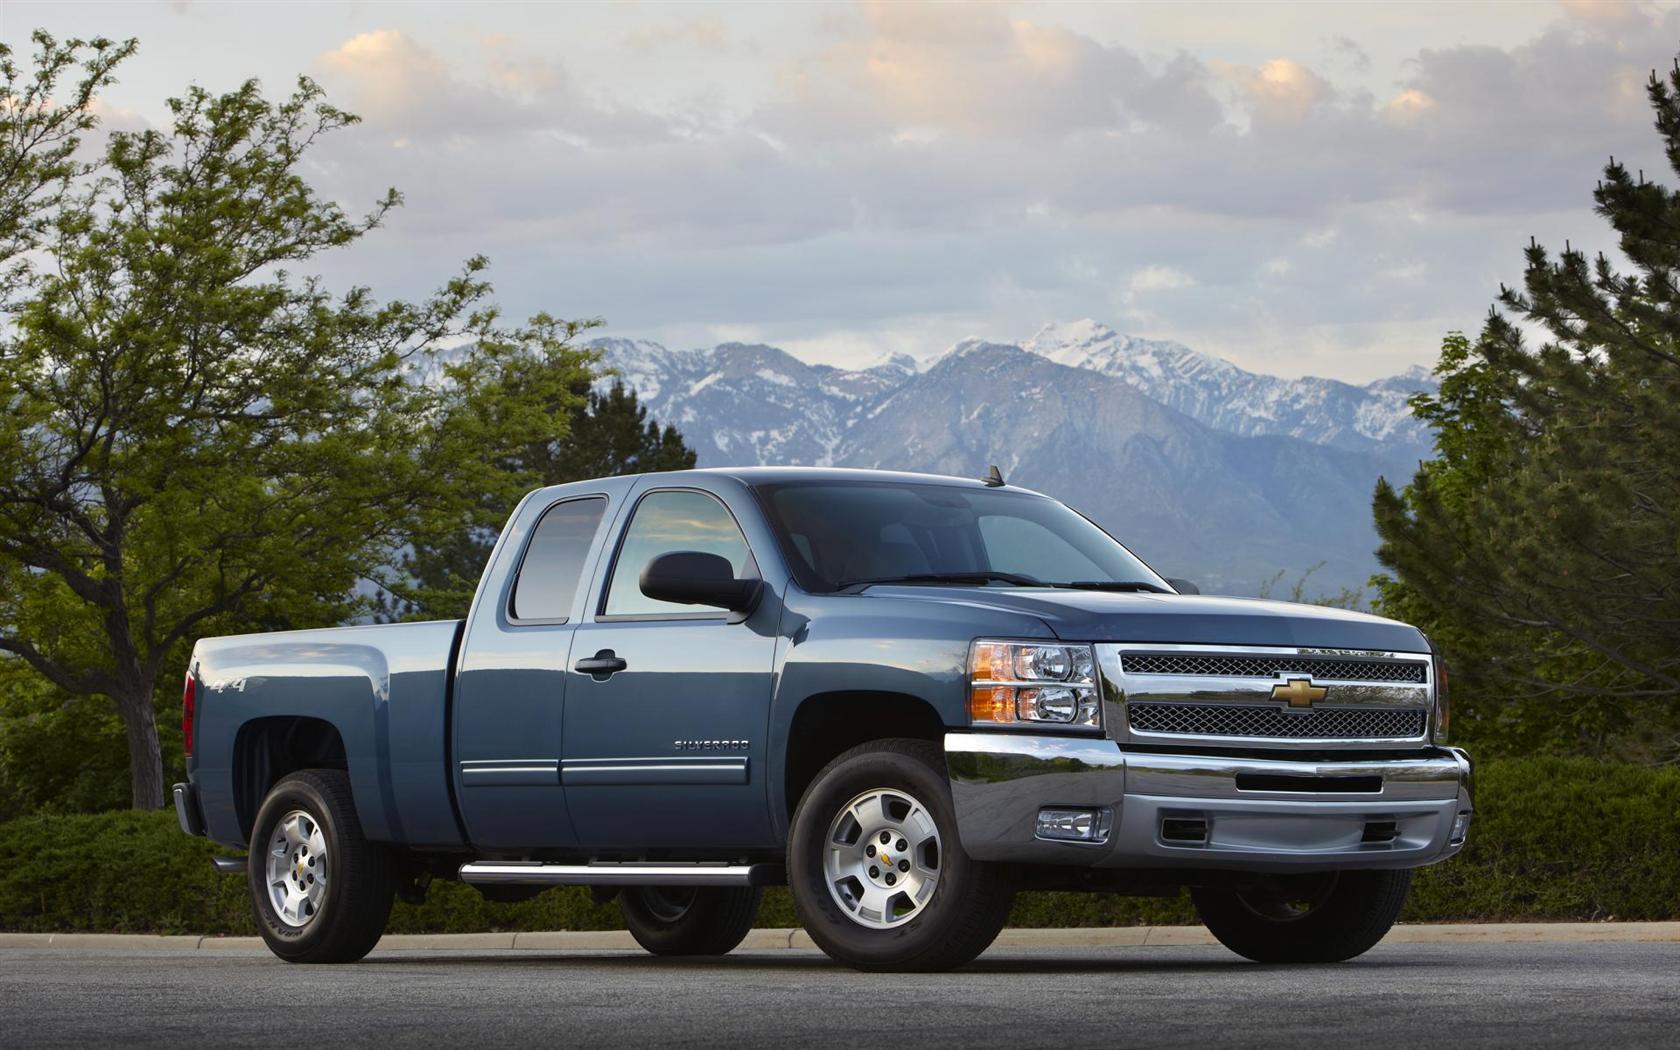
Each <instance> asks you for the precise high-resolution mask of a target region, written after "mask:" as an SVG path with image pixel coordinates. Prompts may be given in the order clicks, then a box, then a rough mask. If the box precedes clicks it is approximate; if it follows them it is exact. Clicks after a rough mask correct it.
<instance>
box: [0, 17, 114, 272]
mask: <svg viewBox="0 0 1680 1050" xmlns="http://www.w3.org/2000/svg"><path fill="white" fill-rule="evenodd" d="M32 39H33V41H34V43H35V47H36V52H35V63H34V70H33V72H31V73H28V74H27V75H26V74H25V72H24V70H22V69H20V68H19V67H18V64H17V61H16V57H15V56H14V55H13V53H12V48H11V46H10V45H8V44H6V43H5V42H3V41H0V303H6V302H9V301H10V299H11V293H12V292H13V291H14V290H15V289H16V288H17V287H18V286H19V285H20V284H22V283H24V282H26V281H27V280H28V279H29V277H30V275H31V273H32V272H33V270H32V266H31V260H30V259H29V258H28V256H27V255H26V254H25V253H27V252H29V251H30V250H31V249H33V248H35V247H37V246H39V244H40V243H41V239H42V237H43V236H44V235H45V234H46V233H47V229H48V226H49V218H50V216H51V215H52V212H53V209H54V208H55V207H56V206H57V204H58V203H59V202H60V201H61V200H63V198H64V195H65V194H66V193H68V192H69V189H70V186H71V184H72V181H73V180H74V179H75V178H76V177H78V176H79V175H82V174H84V173H85V171H86V168H85V166H84V165H82V164H80V163H78V162H77V160H76V147H77V146H78V145H79V144H80V141H81V140H80V136H81V135H82V133H84V132H87V131H90V130H92V128H93V126H94V124H95V119H94V115H93V100H94V94H95V93H96V92H97V91H98V90H99V89H100V88H102V87H106V86H107V85H109V84H111V83H112V82H113V81H114V80H115V71H116V67H117V66H118V65H119V64H120V63H121V62H122V61H123V60H124V59H126V58H127V57H128V56H129V55H131V54H133V53H134V48H135V42H134V41H133V40H128V41H125V42H124V43H121V44H118V43H114V42H112V41H110V40H107V39H105V38H104V37H98V38H95V39H93V40H66V41H64V42H62V43H60V42H59V41H57V40H54V39H53V38H52V37H51V36H50V35H48V34H47V33H44V32H40V31H37V32H36V33H35V34H34V35H33V37H32ZM72 70H75V72H76V75H75V78H74V80H73V81H68V82H67V81H66V77H67V76H68V75H70V74H71V72H72ZM61 88H62V89H63V90H61Z"/></svg>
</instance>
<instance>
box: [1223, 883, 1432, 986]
mask: <svg viewBox="0 0 1680 1050" xmlns="http://www.w3.org/2000/svg"><path fill="white" fill-rule="evenodd" d="M1411 885H1412V873H1411V872H1410V871H1341V872H1325V873H1323V874H1319V875H1286V876H1281V877H1278V878H1276V879H1273V880H1271V882H1270V884H1269V885H1267V886H1265V887H1261V888H1257V889H1247V890H1232V889H1213V888H1206V887H1199V888H1192V889H1191V891H1190V899H1191V900H1192V901H1193V902H1194V903H1195V905H1196V914H1198V915H1199V916H1201V919H1202V923H1203V924H1204V925H1206V926H1207V928H1208V930H1210V931H1211V932H1212V933H1213V935H1214V936H1215V937H1217V938H1219V943H1221V944H1223V945H1224V946H1225V947H1227V948H1229V949H1231V950H1232V951H1234V952H1236V953H1237V954H1238V955H1241V956H1243V957H1244V958H1247V959H1252V960H1254V961H1255V962H1263V963H1330V962H1343V961H1345V960H1347V959H1351V958H1353V957H1354V956H1356V955H1363V954H1364V953H1365V952H1367V951H1369V950H1370V949H1371V947H1372V946H1373V945H1375V944H1376V943H1377V942H1378V941H1380V940H1382V939H1383V937H1384V936H1386V935H1387V934H1388V931H1389V929H1390V928H1391V927H1392V926H1393V925H1394V920H1395V919H1396V918H1398V917H1399V915H1400V908H1401V906H1403V905H1404V904H1405V903H1406V893H1407V891H1408V890H1409V889H1410V888H1411Z"/></svg>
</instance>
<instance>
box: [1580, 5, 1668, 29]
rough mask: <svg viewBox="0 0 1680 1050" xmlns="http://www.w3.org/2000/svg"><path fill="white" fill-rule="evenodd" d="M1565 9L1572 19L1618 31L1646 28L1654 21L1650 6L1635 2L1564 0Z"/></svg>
mask: <svg viewBox="0 0 1680 1050" xmlns="http://www.w3.org/2000/svg"><path fill="white" fill-rule="evenodd" d="M1563 9H1564V10H1565V11H1566V12H1568V13H1569V16H1570V17H1571V18H1575V19H1578V20H1580V21H1582V22H1586V23H1589V24H1592V25H1601V26H1613V27H1616V28H1618V29H1621V28H1627V27H1634V26H1646V25H1650V24H1651V21H1652V17H1651V8H1650V5H1649V4H1645V3H1637V2H1635V0H1563Z"/></svg>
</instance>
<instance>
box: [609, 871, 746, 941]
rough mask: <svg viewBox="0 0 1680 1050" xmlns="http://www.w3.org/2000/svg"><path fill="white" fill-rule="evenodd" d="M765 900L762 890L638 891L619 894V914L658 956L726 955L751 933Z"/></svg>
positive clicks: (645, 888) (641, 888)
mask: <svg viewBox="0 0 1680 1050" xmlns="http://www.w3.org/2000/svg"><path fill="white" fill-rule="evenodd" d="M763 897H764V891H763V890H762V889H760V888H758V887H757V886H751V887H745V886H743V887H740V888H735V887H714V886H708V887H696V888H686V889H684V888H678V887H674V886H637V887H634V888H631V889H627V890H625V891H624V892H623V893H620V894H619V895H618V910H619V911H620V912H622V913H623V915H624V925H625V926H627V927H629V929H630V936H632V937H634V938H636V943H637V944H639V945H641V946H642V947H643V948H646V949H647V950H648V951H650V952H652V953H653V954H654V955H727V954H729V952H730V951H731V950H732V949H733V948H734V947H735V946H736V945H737V944H740V943H741V940H742V939H743V938H745V937H746V935H747V931H748V930H751V929H752V925H753V920H754V919H756V918H757V917H758V904H759V901H760V900H762V899H763Z"/></svg>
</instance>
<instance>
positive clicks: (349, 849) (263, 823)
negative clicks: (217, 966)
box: [246, 769, 397, 963]
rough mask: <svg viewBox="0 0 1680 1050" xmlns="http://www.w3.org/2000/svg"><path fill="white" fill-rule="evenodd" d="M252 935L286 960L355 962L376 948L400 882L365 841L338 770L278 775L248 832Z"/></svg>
mask: <svg viewBox="0 0 1680 1050" xmlns="http://www.w3.org/2000/svg"><path fill="white" fill-rule="evenodd" d="M246 872H247V875H248V877H249V881H250V885H251V903H252V905H253V906H254V907H255V909H256V913H257V932H259V933H261V934H262V939H263V940H264V941H265V942H266V943H267V944H268V947H269V950H270V951H272V952H273V953H274V954H275V955H278V956H279V957H280V958H282V959H284V960H286V961H287V962H296V963H335V962H355V961H356V960H357V959H360V958H361V957H362V956H364V955H366V954H367V953H368V952H370V951H372V950H373V946H374V945H375V944H377V943H379V938H380V937H381V936H382V935H383V934H384V932H385V920H386V919H387V918H389V917H390V914H391V900H392V898H393V897H394V896H395V895H396V888H397V880H396V874H395V871H394V870H393V866H392V864H391V856H390V853H389V851H388V850H387V849H386V847H384V846H382V845H380V844H379V843H377V842H369V841H368V840H367V838H366V836H364V835H363V834H362V825H361V823H360V822H359V821H357V819H356V808H355V805H354V803H352V801H351V799H350V778H349V777H348V776H347V775H345V774H344V773H343V772H342V771H340V770H337V769H306V770H303V771H301V772H297V773H291V774H288V775H287V776H285V777H282V778H281V780H280V782H279V783H277V784H275V785H274V789H273V790H272V791H270V792H269V793H268V797H267V798H266V799H264V800H263V804H262V808H261V809H259V810H258V811H257V819H256V824H255V826H254V827H253V828H252V829H251V855H250V860H249V862H248V866H247V868H246Z"/></svg>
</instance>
